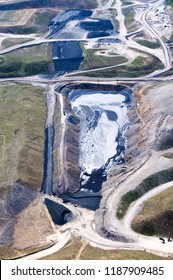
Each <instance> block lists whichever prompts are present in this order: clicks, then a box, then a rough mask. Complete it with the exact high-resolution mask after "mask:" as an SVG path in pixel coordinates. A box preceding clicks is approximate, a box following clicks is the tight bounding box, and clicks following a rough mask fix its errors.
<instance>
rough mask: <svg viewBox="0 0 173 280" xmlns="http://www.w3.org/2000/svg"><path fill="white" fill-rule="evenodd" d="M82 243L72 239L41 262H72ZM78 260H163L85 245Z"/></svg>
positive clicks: (148, 255) (149, 255) (137, 252)
mask: <svg viewBox="0 0 173 280" xmlns="http://www.w3.org/2000/svg"><path fill="white" fill-rule="evenodd" d="M81 246H82V242H81V241H80V239H77V238H73V239H72V240H71V241H69V242H68V243H67V245H65V247H64V248H63V249H61V250H60V251H58V252H57V253H54V254H52V255H49V256H46V257H44V258H42V260H74V259H75V257H76V256H77V254H78V252H79V250H80V248H81ZM79 259H80V260H164V259H172V258H163V257H160V256H157V255H154V254H150V253H147V252H145V251H134V250H132V251H131V250H103V249H99V248H96V247H92V246H90V245H86V246H85V247H84V249H83V251H82V252H81V254H80V256H79Z"/></svg>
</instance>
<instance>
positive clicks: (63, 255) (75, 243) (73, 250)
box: [41, 238, 82, 260]
mask: <svg viewBox="0 0 173 280" xmlns="http://www.w3.org/2000/svg"><path fill="white" fill-rule="evenodd" d="M81 246H82V242H81V240H80V239H79V238H73V239H72V240H70V241H69V242H68V243H67V244H66V245H65V246H64V247H63V248H62V249H61V250H60V251H58V252H57V253H54V254H51V255H49V256H46V257H44V258H42V259H41V260H74V259H75V258H76V256H77V254H78V252H79V250H80V248H81Z"/></svg>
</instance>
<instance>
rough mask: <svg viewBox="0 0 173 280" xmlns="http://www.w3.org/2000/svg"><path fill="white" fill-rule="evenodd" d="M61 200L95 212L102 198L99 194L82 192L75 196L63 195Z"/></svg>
mask: <svg viewBox="0 0 173 280" xmlns="http://www.w3.org/2000/svg"><path fill="white" fill-rule="evenodd" d="M61 198H62V199H63V201H64V202H71V203H73V204H76V205H79V206H81V207H84V208H87V209H90V210H93V211H95V210H96V209H98V208H99V205H100V200H101V198H102V196H101V195H100V194H99V193H97V194H96V193H95V194H94V193H90V192H88V191H86V192H85V191H82V190H81V191H79V192H77V193H75V194H70V193H63V194H62V195H61Z"/></svg>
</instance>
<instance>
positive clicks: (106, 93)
mask: <svg viewBox="0 0 173 280" xmlns="http://www.w3.org/2000/svg"><path fill="white" fill-rule="evenodd" d="M58 92H59V94H63V95H64V96H66V98H68V100H69V101H70V106H71V109H72V111H71V114H70V113H67V112H64V114H66V123H69V122H70V123H71V125H72V126H74V128H75V126H76V125H77V126H79V127H80V130H79V133H78V135H76V136H77V137H78V149H79V159H78V165H79V167H80V177H79V180H80V188H79V190H78V191H77V192H75V193H74V192H73V191H71V190H70V188H69V190H68V191H64V192H63V193H62V195H61V197H62V198H63V199H64V201H66V202H67V201H70V202H72V203H77V204H79V205H81V206H83V207H86V208H90V209H92V210H95V209H97V208H98V207H99V203H100V199H101V189H102V184H103V182H104V181H106V179H107V172H108V171H109V169H110V168H111V166H112V165H113V164H121V163H123V162H124V150H125V147H126V137H125V132H126V131H127V130H128V128H129V125H130V124H129V120H128V116H127V112H128V108H129V107H130V99H131V93H132V91H131V89H129V88H127V87H125V86H108V85H102V86H100V85H95V84H80V85H67V86H65V87H63V88H60V87H58ZM75 117H76V118H75ZM66 133H67V132H66ZM66 160H67V161H68V160H69V159H67V158H66ZM76 183H79V182H76Z"/></svg>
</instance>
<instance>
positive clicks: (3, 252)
mask: <svg viewBox="0 0 173 280" xmlns="http://www.w3.org/2000/svg"><path fill="white" fill-rule="evenodd" d="M50 247H51V245H50V244H48V245H45V246H44V245H43V246H37V247H33V248H27V249H25V250H17V249H15V248H13V247H11V246H0V259H1V260H13V259H17V258H21V257H22V256H26V255H29V254H33V253H37V252H39V251H42V250H45V249H48V248H50ZM19 260H20V259H19Z"/></svg>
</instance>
